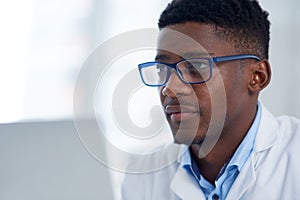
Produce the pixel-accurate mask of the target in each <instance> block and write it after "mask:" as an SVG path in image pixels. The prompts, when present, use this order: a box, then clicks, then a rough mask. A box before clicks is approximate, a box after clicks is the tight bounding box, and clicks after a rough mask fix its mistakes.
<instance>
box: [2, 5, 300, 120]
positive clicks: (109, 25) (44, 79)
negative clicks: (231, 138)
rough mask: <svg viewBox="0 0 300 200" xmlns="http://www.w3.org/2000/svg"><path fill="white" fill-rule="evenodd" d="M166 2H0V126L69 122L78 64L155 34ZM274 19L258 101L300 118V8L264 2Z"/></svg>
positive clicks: (277, 113) (275, 110)
mask: <svg viewBox="0 0 300 200" xmlns="http://www.w3.org/2000/svg"><path fill="white" fill-rule="evenodd" d="M167 2H169V1H167V0H153V1H148V0H131V1H128V0H98V1H96V0H72V1H71V0H63V1H59V0H28V1H21V0H12V1H1V2H0V25H1V26H0V30H1V31H0V33H1V34H0V44H1V45H0V55H1V56H0V123H5V122H16V121H44V120H58V119H63V118H71V117H72V115H73V108H72V104H73V89H74V83H75V80H76V76H77V74H78V73H79V70H80V67H81V64H82V63H83V62H84V60H85V58H87V56H88V55H89V53H90V52H91V51H92V50H93V49H94V48H95V47H96V46H97V45H99V44H101V43H102V42H104V41H105V40H107V39H109V38H111V37H112V36H114V35H117V34H120V33H122V32H125V31H129V30H133V29H137V28H146V27H156V24H157V20H158V17H159V14H160V12H161V11H162V10H163V9H164V7H165V6H166V4H167ZM260 2H261V5H262V6H263V8H265V9H266V10H268V11H269V13H270V20H271V44H270V62H271V65H272V69H273V77H272V81H271V85H270V86H269V87H268V88H267V89H266V90H265V91H264V92H263V93H262V96H261V99H262V102H264V104H265V105H266V106H267V107H268V108H269V109H270V110H271V111H272V112H273V113H274V114H275V115H282V114H288V115H293V116H296V117H300V109H299V106H298V100H299V97H300V92H299V91H300V84H299V76H300V66H298V65H299V62H298V59H299V58H300V48H299V46H300V40H299V35H300V23H299V21H300V13H299V8H300V1H298V0H285V1H277V2H276V3H275V2H274V1H272V0H261V1H260Z"/></svg>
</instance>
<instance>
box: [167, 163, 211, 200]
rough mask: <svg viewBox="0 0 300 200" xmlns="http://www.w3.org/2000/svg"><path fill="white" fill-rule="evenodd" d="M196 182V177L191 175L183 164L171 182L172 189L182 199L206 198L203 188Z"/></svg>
mask: <svg viewBox="0 0 300 200" xmlns="http://www.w3.org/2000/svg"><path fill="white" fill-rule="evenodd" d="M195 182H197V181H196V179H195V178H194V177H193V176H190V175H189V174H188V173H187V172H186V170H185V169H184V168H183V167H182V166H179V167H178V169H177V172H176V174H175V176H174V178H173V181H172V183H171V189H172V190H173V192H174V193H176V195H177V196H178V197H180V198H181V199H182V200H191V199H199V200H205V196H204V194H203V192H202V190H201V189H200V188H199V186H198V183H195Z"/></svg>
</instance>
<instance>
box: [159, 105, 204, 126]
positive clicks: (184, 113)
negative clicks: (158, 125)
mask: <svg viewBox="0 0 300 200" xmlns="http://www.w3.org/2000/svg"><path fill="white" fill-rule="evenodd" d="M165 113H166V114H167V117H169V118H170V119H171V120H172V121H173V122H182V121H186V120H189V119H191V118H193V117H195V116H196V115H199V111H198V110H196V109H195V108H194V107H191V106H183V105H167V106H166V107H165Z"/></svg>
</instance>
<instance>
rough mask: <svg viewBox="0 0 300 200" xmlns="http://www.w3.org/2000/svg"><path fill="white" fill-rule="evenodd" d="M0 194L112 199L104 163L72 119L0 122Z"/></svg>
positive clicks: (38, 199)
mask: <svg viewBox="0 0 300 200" xmlns="http://www.w3.org/2000/svg"><path fill="white" fill-rule="evenodd" d="M0 162H1V165H0V199H1V200H100V199H101V200H102V199H103V200H110V199H114V196H113V190H112V184H111V179H110V176H109V169H108V168H107V167H105V166H104V165H102V164H101V163H100V162H98V161H97V160H96V159H94V158H93V157H92V156H91V155H90V154H89V153H88V152H87V151H86V150H85V148H84V147H83V145H82V144H81V142H80V140H79V137H78V135H77V132H76V129H75V125H74V122H73V121H71V120H70V121H57V122H28V123H12V124H0Z"/></svg>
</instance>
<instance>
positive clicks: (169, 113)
mask: <svg viewBox="0 0 300 200" xmlns="http://www.w3.org/2000/svg"><path fill="white" fill-rule="evenodd" d="M168 29H171V30H172V31H177V32H180V33H183V34H185V35H186V36H188V37H190V38H192V39H193V40H194V41H192V42H191V40H189V39H186V38H184V37H183V38H181V37H180V36H176V35H173V34H171V33H169V32H168ZM214 30H215V28H214V27H213V26H210V25H204V24H200V23H194V22H189V23H185V24H178V25H171V26H168V27H166V28H163V29H162V30H161V31H160V35H159V40H158V51H157V56H156V61H160V62H165V63H175V62H178V61H180V60H182V59H187V58H199V57H208V56H212V57H215V56H226V55H235V54H237V52H236V50H235V48H234V44H232V43H230V42H229V41H227V40H226V39H225V38H224V39H222V38H220V37H218V36H217V35H216V34H215V33H214ZM241 65H242V62H241V61H240V60H237V61H227V62H222V63H218V64H217V66H214V67H213V70H212V78H211V79H210V80H209V81H208V82H206V83H202V84H192V85H191V84H186V83H184V82H182V80H181V79H180V78H179V77H178V75H177V74H176V72H175V70H172V73H171V76H170V78H169V81H168V82H167V83H166V85H165V86H162V87H160V88H159V92H160V98H161V103H162V105H163V107H164V111H165V114H166V118H167V121H168V123H169V125H170V127H171V130H172V133H173V136H174V139H175V142H176V143H182V144H191V143H194V144H195V143H196V144H201V143H202V142H203V140H204V138H205V136H207V138H210V137H211V138H214V137H219V136H220V134H221V132H222V134H225V132H226V131H227V132H228V131H230V130H231V129H234V127H235V125H236V123H237V122H238V120H239V117H240V116H241V115H242V113H243V112H245V109H244V108H245V106H246V105H247V102H248V98H249V96H248V93H247V80H248V79H247V73H245V71H244V69H243V68H242V66H241ZM224 120H225V121H224ZM223 122H225V123H223ZM220 126H221V127H220ZM208 130H210V131H209V133H207V132H208ZM222 134H221V138H222Z"/></svg>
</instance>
